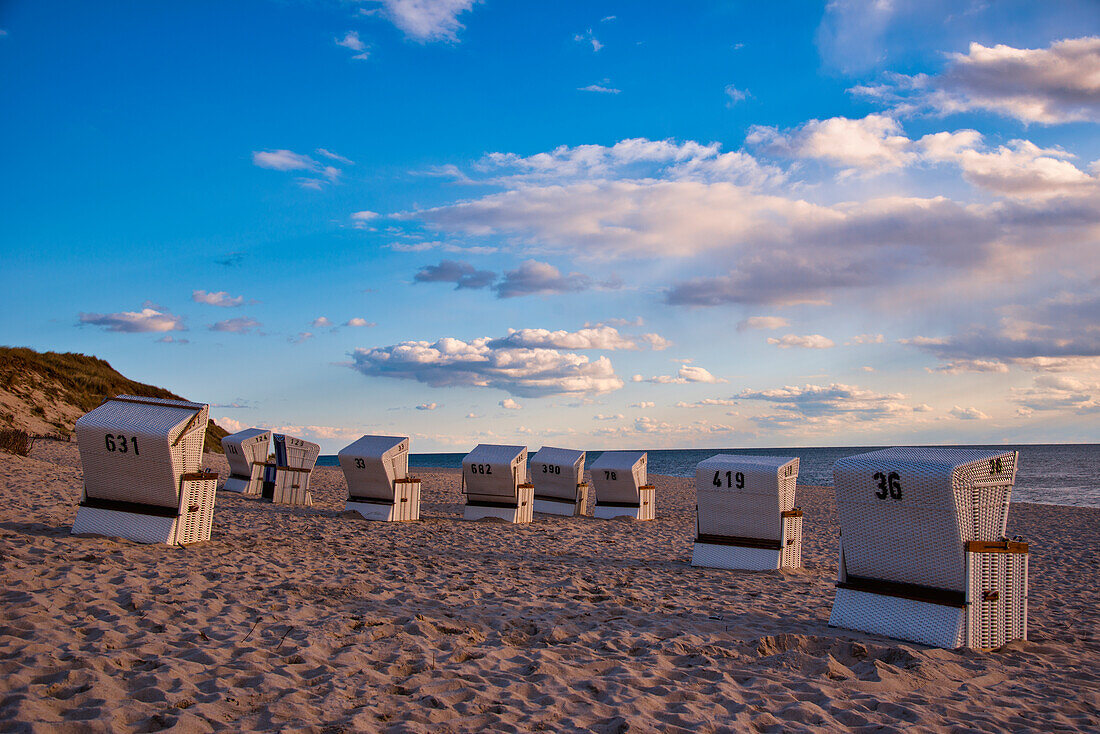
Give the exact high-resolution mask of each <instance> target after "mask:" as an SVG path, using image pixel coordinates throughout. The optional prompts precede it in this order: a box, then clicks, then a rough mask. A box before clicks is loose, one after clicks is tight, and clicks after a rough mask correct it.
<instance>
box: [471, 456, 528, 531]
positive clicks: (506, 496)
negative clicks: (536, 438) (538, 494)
mask: <svg viewBox="0 0 1100 734" xmlns="http://www.w3.org/2000/svg"><path fill="white" fill-rule="evenodd" d="M462 491H463V492H464V493H465V495H466V507H465V509H464V510H463V511H462V517H463V518H464V519H466V520H481V519H483V518H486V517H496V518H500V519H501V520H504V521H505V522H511V523H526V522H531V518H532V513H533V511H534V491H535V488H534V485H531V484H528V483H527V447H526V446H496V445H491V444H486V443H481V444H478V445H477V446H476V447H475V448H474V450H473V451H471V452H470V453H468V454H466V457H465V458H464V459H462Z"/></svg>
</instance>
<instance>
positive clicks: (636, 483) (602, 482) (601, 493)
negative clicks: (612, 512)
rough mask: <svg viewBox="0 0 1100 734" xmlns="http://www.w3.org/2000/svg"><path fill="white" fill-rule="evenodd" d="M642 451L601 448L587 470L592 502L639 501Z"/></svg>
mask: <svg viewBox="0 0 1100 734" xmlns="http://www.w3.org/2000/svg"><path fill="white" fill-rule="evenodd" d="M648 456H649V455H648V454H647V453H646V452H645V451H604V452H603V453H602V454H600V455H599V457H597V458H596V460H595V461H593V462H592V466H591V468H590V472H591V475H592V486H593V488H594V489H595V492H596V502H597V503H600V502H625V503H634V502H640V501H641V495H640V493H639V492H638V489H639V488H641V487H644V486H645V484H646V480H647V477H646V463H647V460H648Z"/></svg>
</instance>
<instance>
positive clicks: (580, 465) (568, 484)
mask: <svg viewBox="0 0 1100 734" xmlns="http://www.w3.org/2000/svg"><path fill="white" fill-rule="evenodd" d="M584 457H585V453H584V452H583V451H577V450H576V449H558V448H554V447H552V446H543V447H542V448H541V449H539V450H538V452H537V453H536V454H535V455H534V456H532V457H531V483H532V484H534V485H535V494H537V495H541V496H545V497H560V498H562V499H569V500H571V499H574V498H575V497H576V496H577V485H578V484H580V483H581V482H583V481H584Z"/></svg>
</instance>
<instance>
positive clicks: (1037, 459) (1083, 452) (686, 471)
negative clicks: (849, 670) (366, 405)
mask: <svg viewBox="0 0 1100 734" xmlns="http://www.w3.org/2000/svg"><path fill="white" fill-rule="evenodd" d="M881 448H884V447H882V446H827V447H816V448H782V447H780V448H768V449H652V450H650V451H649V473H650V474H664V475H666V476H671V477H693V476H695V465H696V464H698V463H699V462H700V461H702V460H703V459H707V458H709V457H711V456H714V455H715V454H748V455H758V456H759V455H763V456H797V457H798V459H799V466H798V483H799V484H804V485H819V486H828V487H831V486H832V485H833V463H834V462H835V461H836V460H837V459H840V458H843V457H845V456H853V455H855V454H863V453H866V452H868V451H877V450H878V449H881ZM939 448H959V449H990V450H994V451H1010V450H1016V451H1019V452H1020V466H1019V469H1018V471H1017V472H1016V486H1015V487H1014V488H1013V490H1012V499H1013V501H1015V502H1035V503H1039V504H1047V505H1072V506H1076V507H1100V444H1095V443H1089V444H1021V445H1018V446H1012V445H1000V446H984V445H983V446H973V445H970V446H940V447H939ZM531 453H532V454H534V451H533V450H532V452H531ZM600 453H602V452H599V451H590V452H588V458H587V463H588V464H589V465H590V464H591V463H592V462H593V461H595V460H596V458H597V457H598V456H599V455H600ZM465 455H466V454H465V453H458V454H410V455H409V466H410V467H441V468H453V469H458V468H461V467H462V457H464V456H465ZM317 465H318V466H339V463H338V462H337V460H336V457H335V456H333V455H327V456H321V457H320V458H319V459H318V460H317Z"/></svg>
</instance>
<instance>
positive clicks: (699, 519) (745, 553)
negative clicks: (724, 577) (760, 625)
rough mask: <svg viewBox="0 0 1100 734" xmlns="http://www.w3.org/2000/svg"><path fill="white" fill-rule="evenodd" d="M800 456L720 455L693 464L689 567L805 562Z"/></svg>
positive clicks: (754, 566) (748, 567)
mask: <svg viewBox="0 0 1100 734" xmlns="http://www.w3.org/2000/svg"><path fill="white" fill-rule="evenodd" d="M797 482H798V459H797V458H793V457H789V456H738V455H735V454H718V455H717V456H712V457H710V458H709V459H706V460H705V461H701V462H699V464H698V466H696V468H695V495H696V502H697V505H696V535H697V537H696V538H695V547H694V548H693V549H692V553H691V565H693V566H706V567H709V568H730V569H743V570H747V571H764V570H767V569H772V568H798V567H800V566H801V565H802V510H799V509H798V508H796V507H795V506H794V495H795V485H796V484H797Z"/></svg>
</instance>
